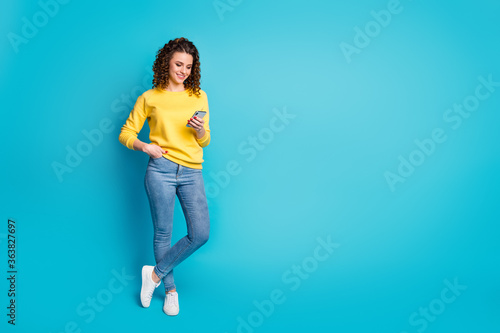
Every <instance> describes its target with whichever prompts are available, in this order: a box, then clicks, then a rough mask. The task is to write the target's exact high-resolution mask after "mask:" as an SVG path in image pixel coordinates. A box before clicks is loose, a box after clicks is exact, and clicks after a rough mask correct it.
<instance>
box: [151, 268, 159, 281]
mask: <svg viewBox="0 0 500 333" xmlns="http://www.w3.org/2000/svg"><path fill="white" fill-rule="evenodd" d="M151 279H152V280H153V282H154V283H158V282H160V278H159V277H158V275H156V273H155V271H154V270H153V272H152V273H151Z"/></svg>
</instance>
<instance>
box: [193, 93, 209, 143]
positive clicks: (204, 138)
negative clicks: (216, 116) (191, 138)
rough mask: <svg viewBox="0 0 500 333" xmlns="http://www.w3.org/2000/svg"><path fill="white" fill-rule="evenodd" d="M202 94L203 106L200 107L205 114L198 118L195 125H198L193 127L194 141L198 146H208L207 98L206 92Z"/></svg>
mask: <svg viewBox="0 0 500 333" xmlns="http://www.w3.org/2000/svg"><path fill="white" fill-rule="evenodd" d="M203 95H204V97H205V106H204V107H203V108H202V110H201V111H207V114H206V115H205V117H203V118H201V119H198V123H197V124H196V125H199V126H198V127H195V130H196V141H197V142H198V144H199V145H200V147H202V148H204V147H206V146H208V144H209V143H210V138H211V136H210V126H209V124H210V112H209V110H208V98H207V94H206V93H205V92H203Z"/></svg>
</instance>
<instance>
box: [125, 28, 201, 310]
mask: <svg viewBox="0 0 500 333" xmlns="http://www.w3.org/2000/svg"><path fill="white" fill-rule="evenodd" d="M153 72H154V76H153V88H152V89H150V90H148V91H146V92H144V93H143V94H142V95H141V96H139V97H138V98H137V101H136V103H135V106H134V108H133V110H132V111H131V112H130V115H129V117H128V119H127V120H126V122H125V125H123V127H122V129H121V133H120V136H119V141H120V142H121V143H122V144H123V145H125V146H126V147H127V148H129V149H133V150H139V151H142V152H145V153H146V154H148V155H149V156H150V158H149V162H148V166H147V169H146V175H145V178H144V186H145V189H146V193H147V196H148V199H149V205H150V208H151V217H152V220H153V226H154V244H153V245H154V255H155V260H156V266H149V265H145V266H144V267H143V268H142V287H141V303H142V306H143V307H146V308H147V307H149V304H150V302H151V298H152V296H153V292H154V290H155V288H157V287H158V286H159V285H160V281H163V284H164V285H165V293H166V296H165V301H164V304H163V311H164V312H165V313H166V314H167V315H171V316H175V315H177V314H178V313H179V301H178V294H177V291H176V288H175V284H174V271H173V269H174V267H176V266H177V265H178V264H180V263H181V262H182V261H183V260H184V259H186V258H187V257H189V256H190V255H191V254H193V253H194V252H195V251H196V250H197V249H198V248H200V247H201V246H202V245H203V244H205V243H206V242H207V240H208V235H209V230H210V222H209V216H208V204H207V198H206V196H205V187H204V183H203V176H202V162H203V161H204V160H203V148H204V147H206V146H207V145H208V144H209V143H210V128H209V126H208V125H209V120H210V115H209V112H208V100H207V95H206V93H205V92H204V91H203V90H201V89H200V60H199V55H198V50H197V49H196V47H195V46H194V45H193V43H192V42H190V41H189V40H187V39H186V38H177V39H174V40H171V41H169V42H168V43H167V44H165V46H164V47H163V48H161V49H160V50H159V51H158V53H157V55H156V60H155V63H154V65H153ZM195 111H206V115H205V116H204V117H203V118H202V117H194V116H193V114H194V112H195ZM146 119H147V120H148V124H149V128H150V134H149V140H150V141H151V143H149V144H147V143H145V142H142V141H140V140H139V139H137V135H138V133H139V132H140V130H141V129H142V126H143V124H144V121H145V120H146ZM176 195H177V198H178V199H179V202H180V204H181V207H182V211H183V213H184V217H185V219H186V223H187V235H186V236H184V237H183V238H182V239H180V240H179V241H178V242H177V243H175V244H174V246H172V247H171V243H170V241H171V237H172V226H173V213H174V203H175V196H176Z"/></svg>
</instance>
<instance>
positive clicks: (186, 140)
mask: <svg viewBox="0 0 500 333" xmlns="http://www.w3.org/2000/svg"><path fill="white" fill-rule="evenodd" d="M195 111H206V112H207V114H206V115H205V117H203V120H204V121H205V125H204V126H203V127H204V128H205V135H204V136H203V137H202V138H200V139H198V138H196V131H195V130H194V128H192V127H186V124H187V121H188V120H189V118H191V116H192V115H193V114H194V112H195ZM146 119H147V120H148V124H149V129H150V132H149V140H150V141H151V144H156V145H158V146H160V147H162V148H163V149H165V150H167V151H168V153H166V154H163V157H165V158H167V159H169V160H171V161H172V162H175V163H177V164H180V165H183V166H186V167H188V168H193V169H202V166H201V163H202V162H203V161H204V160H203V147H206V146H208V144H209V143H210V127H209V126H208V125H209V124H208V123H209V120H210V113H209V112H208V99H207V94H206V93H205V92H204V91H203V90H200V97H196V95H195V94H192V95H191V96H189V93H188V90H184V91H175V92H174V91H167V90H163V89H158V88H153V89H150V90H147V91H145V92H144V93H143V94H142V95H141V96H139V97H138V98H137V101H136V102H135V106H134V108H133V109H132V111H131V112H130V115H129V116H128V118H127V120H126V122H125V125H123V126H122V129H121V132H120V136H119V138H118V140H119V141H120V142H121V143H122V144H123V145H124V146H126V147H127V148H129V149H132V150H133V149H134V148H133V144H134V141H135V140H136V139H137V135H138V133H139V132H140V131H141V129H142V126H143V125H144V121H145V120H146Z"/></svg>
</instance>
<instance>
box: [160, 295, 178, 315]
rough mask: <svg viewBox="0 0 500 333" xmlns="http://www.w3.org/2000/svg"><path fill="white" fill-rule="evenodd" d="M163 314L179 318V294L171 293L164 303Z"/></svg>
mask: <svg viewBox="0 0 500 333" xmlns="http://www.w3.org/2000/svg"><path fill="white" fill-rule="evenodd" d="M163 312H165V313H166V314H167V315H169V316H177V315H178V314H179V296H178V295H177V292H176V291H174V292H171V291H169V292H168V293H167V295H166V296H165V302H163Z"/></svg>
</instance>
